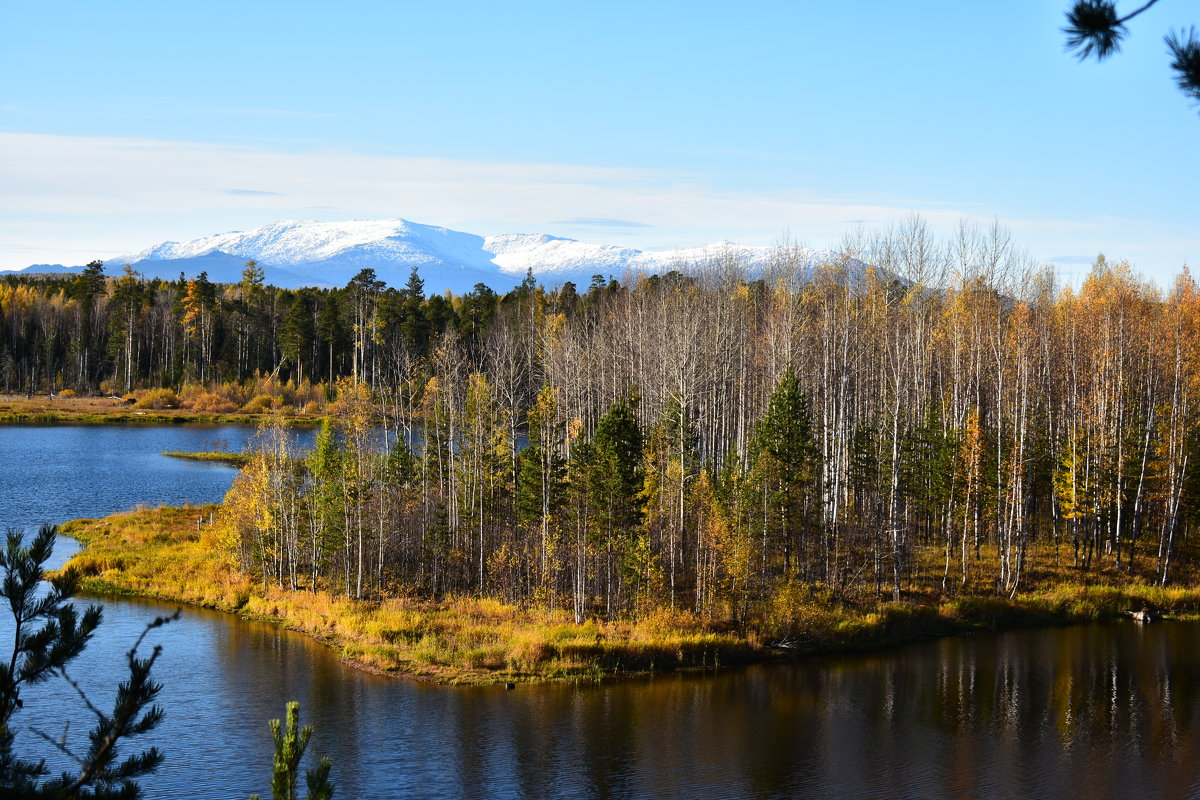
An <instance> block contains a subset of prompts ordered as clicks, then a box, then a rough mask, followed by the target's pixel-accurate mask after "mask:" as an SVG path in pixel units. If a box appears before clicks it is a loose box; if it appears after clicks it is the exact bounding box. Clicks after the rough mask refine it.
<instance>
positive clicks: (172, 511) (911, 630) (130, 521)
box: [62, 506, 1200, 684]
mask: <svg viewBox="0 0 1200 800" xmlns="http://www.w3.org/2000/svg"><path fill="white" fill-rule="evenodd" d="M217 508H218V507H217V506H203V507H191V506H185V507H183V508H157V509H139V510H136V511H131V512H126V513H123V514H115V515H113V516H110V517H106V518H104V519H99V520H76V521H74V522H71V523H68V524H67V525H65V526H63V528H62V531H63V533H65V534H67V535H69V536H72V537H74V538H76V539H78V540H79V541H80V542H82V543H83V544H84V545H85V547H84V549H83V550H81V551H80V552H79V553H78V554H77V555H76V556H75V557H74V558H73V559H72V560H71V562H70V566H73V567H75V568H76V569H78V570H79V571H80V572H81V573H82V575H83V576H84V585H85V588H86V589H87V590H88V591H91V592H93V593H99V594H118V595H138V596H144V597H153V598H158V599H162V600H169V601H174V602H182V603H188V604H193V605H199V606H204V607H207V608H214V609H218V610H221V611H226V612H231V613H236V614H239V615H241V616H243V617H247V618H252V619H260V620H266V621H271V622H275V623H278V624H281V625H284V626H286V627H288V628H290V629H293V630H296V631H300V632H302V633H305V634H307V635H309V636H311V637H313V638H314V639H317V640H318V641H321V642H323V643H325V644H327V645H329V646H331V647H334V648H336V649H338V650H339V651H340V653H341V654H342V656H343V657H344V658H345V659H346V660H348V661H350V662H352V663H355V664H357V665H359V666H361V667H364V668H367V669H370V670H374V671H379V672H384V673H394V674H401V675H408V676H416V677H420V678H424V679H429V680H434V681H437V682H441V683H473V684H486V683H498V682H503V683H507V682H527V681H546V680H575V681H579V680H585V681H594V680H603V679H606V678H609V677H617V676H622V677H623V676H631V675H651V674H655V673H659V672H669V671H674V670H681V669H701V670H702V669H715V668H718V667H721V666H730V665H735V664H741V663H749V662H754V661H763V660H767V659H771V658H779V657H786V656H796V655H804V654H811V653H828V652H836V651H848V650H861V649H873V648H879V647H882V646H888V645H892V644H896V643H900V642H907V641H915V640H923V639H928V638H930V637H936V636H945V635H951V634H959V633H971V632H977V631H993V630H1001V629H1005V628H1014V627H1030V626H1035V625H1056V624H1068V623H1076V622H1087V621H1093V620H1102V619H1112V618H1116V617H1119V616H1123V615H1124V614H1125V613H1127V612H1128V611H1130V610H1136V609H1140V608H1153V609H1157V610H1159V611H1161V612H1163V613H1166V614H1170V615H1176V616H1195V615H1197V614H1200V589H1197V588H1166V589H1164V588H1160V587H1157V586H1150V585H1147V584H1139V583H1136V582H1134V581H1132V580H1125V581H1124V582H1122V583H1121V584H1120V585H1113V584H1098V585H1097V584H1092V585H1088V584H1083V583H1079V582H1078V581H1072V580H1066V579H1065V578H1066V577H1068V576H1067V575H1065V574H1064V575H1062V576H1057V577H1059V578H1062V580H1061V582H1058V583H1053V584H1047V585H1045V586H1042V587H1034V589H1033V590H1031V591H1030V592H1027V593H1023V594H1019V595H1017V596H1016V597H1015V598H1013V599H1008V598H1004V597H998V596H996V595H995V593H994V591H993V592H991V593H988V592H986V591H984V592H980V593H977V594H963V595H961V596H958V597H954V598H949V599H947V598H945V597H940V596H937V595H935V594H933V593H929V594H927V595H921V594H919V593H918V594H914V595H913V596H912V597H911V598H908V599H906V600H905V601H904V602H901V603H892V602H880V603H856V604H852V603H848V602H845V601H844V600H839V599H838V598H837V597H835V596H834V594H833V592H831V591H830V590H828V589H826V588H824V587H821V586H812V585H808V584H801V583H799V582H789V583H783V584H781V585H779V586H778V587H777V588H776V590H775V591H774V592H773V594H772V597H771V600H770V602H768V603H767V604H766V605H765V606H764V607H763V608H762V609H761V612H760V613H759V614H758V615H757V616H754V617H752V618H751V619H749V620H747V621H746V622H745V623H743V624H740V625H733V624H731V623H725V624H721V623H715V622H712V621H709V620H705V619H701V618H700V617H697V616H695V615H693V614H691V613H688V612H684V611H678V610H671V609H665V608H664V609H659V610H657V611H655V612H653V613H650V614H647V615H643V616H641V617H639V618H638V619H636V620H617V621H601V620H595V619H591V620H587V621H586V622H584V623H583V624H582V625H576V624H575V623H574V621H573V619H572V618H571V616H570V614H569V613H568V612H566V611H563V610H561V609H553V608H526V607H518V606H513V605H509V604H506V603H503V602H500V601H499V600H495V599H491V598H479V597H467V596H459V597H449V598H443V599H441V600H437V601H432V600H422V599H417V598H412V597H391V598H386V599H382V600H373V601H366V600H354V599H350V598H346V597H343V596H338V595H334V594H330V593H329V592H326V591H316V592H313V591H310V590H304V589H302V590H298V591H290V590H287V589H281V588H278V587H274V586H269V587H264V586H263V585H262V584H261V582H256V581H254V580H252V579H251V578H250V577H249V576H246V575H244V574H241V573H239V572H237V571H236V570H234V569H232V567H231V565H230V563H229V561H228V560H227V559H226V558H225V557H224V556H222V555H221V554H220V553H219V552H218V548H217V545H216V537H215V532H214V530H213V529H212V528H211V527H210V526H209V525H208V520H209V519H210V516H211V514H212V513H213V512H214V511H215V510H216V509H217Z"/></svg>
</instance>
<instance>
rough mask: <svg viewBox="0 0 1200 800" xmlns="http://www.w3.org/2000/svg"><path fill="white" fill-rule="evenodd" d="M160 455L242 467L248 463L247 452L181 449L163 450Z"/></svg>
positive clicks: (248, 456)
mask: <svg viewBox="0 0 1200 800" xmlns="http://www.w3.org/2000/svg"><path fill="white" fill-rule="evenodd" d="M162 455H164V456H167V457H168V458H182V459H183V460H185V461H209V462H213V463H217V464H228V465H229V466H231V467H244V466H246V465H247V464H249V463H250V455H249V454H248V453H215V452H208V451H204V452H185V451H183V450H164V451H163V452H162Z"/></svg>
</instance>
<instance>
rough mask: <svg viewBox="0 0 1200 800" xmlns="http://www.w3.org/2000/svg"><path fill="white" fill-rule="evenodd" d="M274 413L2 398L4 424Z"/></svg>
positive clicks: (298, 418) (243, 417)
mask: <svg viewBox="0 0 1200 800" xmlns="http://www.w3.org/2000/svg"><path fill="white" fill-rule="evenodd" d="M274 413H275V412H271V411H263V412H262V413H253V414H252V413H247V412H244V411H230V412H222V411H196V410H194V409H188V408H147V409H141V408H136V407H135V406H134V405H133V404H131V403H129V402H127V401H126V400H124V399H121V398H114V397H60V396H54V397H50V396H46V395H35V396H33V397H20V396H12V395H9V396H3V397H0V425H55V424H68V425H130V424H141V425H171V424H183V423H206V424H223V425H258V424H260V423H262V422H263V421H264V420H267V419H271V418H273V414H274ZM286 420H287V422H288V424H289V425H317V424H319V423H320V421H321V418H320V416H319V415H317V414H305V413H303V412H299V411H293V412H290V413H289V414H288V415H287V416H286Z"/></svg>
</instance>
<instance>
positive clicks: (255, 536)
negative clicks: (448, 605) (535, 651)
mask: <svg viewBox="0 0 1200 800" xmlns="http://www.w3.org/2000/svg"><path fill="white" fill-rule="evenodd" d="M863 263H866V264H871V265H873V267H872V268H868V269H863V268H861V264H863ZM0 388H3V389H4V390H6V391H8V392H46V391H48V390H49V391H56V392H57V391H62V390H65V389H70V390H72V391H75V392H80V393H84V392H105V393H122V394H123V393H127V392H131V391H137V390H148V389H160V390H162V389H169V390H170V391H169V392H167V395H169V401H170V402H181V403H183V404H185V405H191V406H193V407H196V408H198V409H221V408H225V409H227V410H233V409H236V408H238V407H239V406H240V405H242V404H245V403H250V402H253V401H254V396H255V395H256V394H260V395H261V394H262V393H263V392H265V393H266V396H267V399H268V400H269V401H270V404H273V405H274V406H275V407H276V408H279V410H280V415H279V416H280V418H281V420H282V419H283V418H284V417H285V416H286V414H287V413H289V411H290V410H292V409H295V410H301V409H302V408H307V410H308V411H309V412H310V413H312V412H314V411H315V412H317V413H320V414H322V415H325V416H326V417H327V420H328V421H327V423H326V426H325V427H324V428H323V429H322V431H321V433H320V434H319V435H318V438H317V443H316V446H315V447H314V448H313V449H312V450H311V452H309V453H307V454H299V453H297V452H296V451H295V446H294V444H293V443H292V442H291V438H290V435H289V432H288V429H287V428H286V427H284V426H283V425H282V424H280V425H277V426H270V427H268V428H265V429H264V430H263V431H262V432H261V433H260V436H259V437H258V446H257V452H258V456H257V457H256V458H255V459H254V460H253V461H252V463H251V464H250V466H249V467H247V468H246V469H245V470H244V471H243V473H242V475H241V476H240V477H239V478H238V479H237V481H235V484H234V487H233V489H232V490H231V492H230V496H229V497H228V498H227V502H226V511H225V519H224V521H223V525H224V527H223V528H222V530H223V531H224V540H223V541H224V544H225V546H226V547H228V549H229V551H230V553H231V554H232V555H233V556H234V557H235V558H237V559H238V560H239V562H240V565H241V566H242V567H243V568H245V569H247V570H251V571H253V572H255V574H259V575H261V577H262V580H263V581H264V582H265V583H277V584H279V585H284V586H291V587H293V588H307V587H318V586H323V587H326V588H331V589H333V590H335V591H338V592H343V593H345V594H347V595H351V596H380V595H387V594H393V593H400V592H414V593H418V594H421V595H424V596H445V595H447V594H453V593H464V592H467V593H479V594H483V595H487V596H493V597H498V598H502V599H504V600H507V601H510V602H518V603H542V604H551V605H561V606H563V607H566V608H573V609H574V611H575V615H576V617H577V619H583V618H585V617H587V616H589V615H603V616H605V617H608V618H614V617H620V616H628V615H638V614H642V613H645V612H646V611H647V610H649V609H653V608H656V607H659V606H663V605H670V606H672V607H675V608H680V609H690V610H693V611H695V612H696V613H698V614H700V615H703V616H705V617H708V618H720V619H732V620H744V619H746V618H748V617H750V616H753V615H754V614H756V613H758V612H759V611H761V609H762V608H763V607H764V605H769V604H771V603H775V602H787V601H788V598H789V597H790V596H792V595H795V594H796V593H801V594H804V595H805V596H809V597H812V596H821V597H828V598H846V599H855V598H858V599H862V598H879V597H884V598H895V599H900V598H901V597H902V596H904V595H906V594H908V593H910V592H930V593H935V594H937V593H940V594H955V593H958V592H961V591H964V590H972V591H980V590H982V591H988V592H993V591H994V592H998V593H1003V594H1011V593H1015V592H1016V591H1017V590H1018V589H1019V588H1020V587H1021V586H1022V582H1023V581H1026V580H1027V579H1028V575H1027V570H1028V569H1029V568H1030V567H1029V565H1030V564H1031V563H1032V562H1031V558H1032V554H1035V553H1036V554H1040V556H1041V558H1042V561H1043V562H1045V561H1046V560H1047V559H1048V560H1049V561H1051V562H1053V563H1056V564H1059V565H1061V566H1062V568H1063V569H1064V570H1074V571H1076V572H1077V573H1078V574H1080V575H1081V576H1088V575H1093V576H1094V575H1099V574H1100V573H1101V571H1104V570H1107V571H1109V572H1113V571H1118V572H1121V573H1128V574H1133V575H1139V576H1141V577H1143V578H1145V579H1148V580H1152V581H1154V582H1158V583H1162V584H1166V583H1167V582H1168V581H1169V580H1170V579H1171V577H1172V575H1173V574H1175V572H1176V570H1177V569H1178V568H1179V567H1180V565H1179V564H1176V563H1173V558H1174V557H1175V555H1176V553H1179V552H1181V548H1180V543H1181V542H1183V541H1185V540H1186V539H1187V537H1188V536H1190V535H1192V529H1193V527H1194V525H1195V523H1196V520H1197V515H1198V511H1200V503H1198V502H1197V501H1198V499H1200V494H1198V490H1200V485H1197V482H1196V481H1197V479H1196V469H1195V462H1196V459H1197V456H1198V455H1200V447H1198V442H1200V439H1198V438H1197V435H1196V434H1197V414H1196V411H1197V398H1198V392H1200V293H1198V291H1197V287H1196V284H1195V282H1194V281H1193V280H1192V278H1191V276H1190V275H1189V274H1188V272H1187V270H1186V269H1184V270H1183V271H1182V272H1181V274H1180V275H1179V276H1178V278H1177V280H1176V282H1175V284H1174V286H1173V288H1172V289H1171V290H1170V292H1169V293H1166V294H1164V293H1163V292H1162V291H1160V290H1159V289H1157V288H1156V287H1154V286H1153V285H1151V284H1149V283H1146V282H1144V281H1142V280H1141V279H1140V278H1139V277H1138V276H1136V275H1135V274H1134V273H1133V272H1132V271H1131V269H1130V268H1129V266H1128V265H1126V264H1118V263H1111V262H1108V261H1106V260H1105V259H1104V258H1103V257H1100V258H1098V259H1097V261H1096V263H1095V264H1094V266H1093V268H1092V270H1091V273H1090V274H1089V275H1088V276H1087V278H1086V279H1085V280H1084V281H1083V282H1082V284H1081V286H1080V287H1079V288H1078V289H1077V290H1072V289H1071V288H1067V287H1061V286H1059V285H1058V284H1057V283H1056V279H1055V276H1054V273H1053V272H1052V271H1051V270H1050V269H1048V268H1047V269H1038V268H1034V267H1032V266H1031V264H1030V262H1029V259H1028V258H1027V257H1025V256H1024V255H1023V254H1022V253H1021V251H1020V250H1019V249H1018V248H1016V247H1015V246H1014V245H1013V244H1012V242H1011V241H1010V239H1009V238H1008V236H1007V234H1006V233H1005V232H1004V231H1003V230H1001V229H999V228H998V227H992V228H991V229H989V230H977V229H973V228H970V227H968V226H965V225H964V226H963V227H962V228H961V229H960V230H959V231H958V233H957V234H956V235H955V236H953V237H951V238H950V239H949V240H945V241H941V240H936V239H934V238H933V237H932V236H931V235H930V234H929V232H928V231H927V230H926V228H925V227H924V225H923V224H922V223H920V222H919V221H910V222H909V223H906V224H905V225H904V226H901V227H900V228H899V229H897V230H893V231H891V232H888V233H883V234H877V235H862V236H860V237H857V238H856V239H855V240H853V241H850V242H848V243H847V245H846V247H845V251H844V256H843V257H842V258H840V259H837V260H835V261H834V262H833V263H829V264H826V265H823V266H821V267H819V268H816V269H812V268H810V267H809V266H807V265H806V264H805V263H804V262H803V261H802V259H801V258H800V256H799V254H798V252H797V251H796V250H794V249H792V248H790V247H787V246H780V247H779V248H777V250H776V252H775V254H774V259H773V264H772V266H771V268H770V269H768V270H767V272H766V274H765V275H763V276H761V277H756V278H754V279H750V278H748V277H747V276H746V274H745V271H744V269H743V267H742V265H741V264H740V263H739V262H738V259H737V257H736V254H735V253H734V252H732V251H731V252H730V253H728V254H724V255H721V254H718V255H717V256H715V257H713V258H712V259H710V260H709V261H708V262H707V263H704V264H695V265H687V268H686V269H682V268H681V270H680V271H678V272H671V273H669V274H667V275H662V276H651V277H638V278H631V279H627V280H626V281H625V282H624V283H619V282H617V281H608V282H605V281H604V280H602V279H600V278H599V276H598V277H597V279H596V280H594V281H593V282H592V285H591V286H589V287H586V288H585V289H582V290H578V289H577V288H576V287H574V286H572V285H570V284H567V285H565V286H563V287H562V288H560V289H556V290H552V291H547V290H545V289H543V288H542V287H540V286H538V285H536V283H535V282H534V281H533V280H532V279H529V280H526V282H525V283H524V284H523V285H522V286H521V287H519V288H518V289H516V290H515V291H513V292H511V293H509V294H507V295H504V296H497V295H496V294H494V293H493V292H491V291H490V290H489V289H487V287H484V286H482V285H480V286H477V287H476V289H475V291H473V292H472V293H470V294H468V295H465V296H457V297H454V296H445V297H443V296H433V297H426V296H425V294H424V291H423V286H422V284H421V280H420V277H419V276H418V274H417V272H416V271H415V270H414V272H413V275H412V278H411V279H410V281H409V283H408V285H407V286H405V287H403V288H394V287H388V286H384V285H383V284H382V283H381V282H379V281H378V280H376V279H375V276H374V274H373V272H372V271H371V270H364V271H363V272H362V273H360V274H359V275H358V276H357V277H356V278H355V279H354V280H353V281H351V282H350V283H349V284H348V285H347V286H345V287H344V288H340V289H302V290H298V291H288V290H281V289H276V288H273V287H270V286H265V285H263V282H262V279H261V272H260V271H258V269H257V268H256V267H255V266H254V264H253V263H250V264H248V265H247V269H246V271H245V273H244V277H243V280H242V281H241V282H240V283H239V284H237V285H214V284H211V283H209V282H207V281H206V280H205V278H204V276H203V275H201V276H200V277H198V278H196V279H193V280H184V279H183V278H181V279H180V280H178V281H160V280H155V281H146V280H141V279H139V277H138V276H137V275H136V274H134V273H132V271H131V270H128V269H126V270H125V272H124V273H123V274H121V275H118V276H106V275H104V274H103V272H102V268H101V267H100V265H99V264H94V265H92V266H91V267H89V268H88V270H86V271H85V272H84V273H83V274H82V275H78V276H73V277H68V278H56V277H50V278H46V279H31V278H21V277H7V278H5V279H4V280H3V281H2V282H0Z"/></svg>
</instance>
